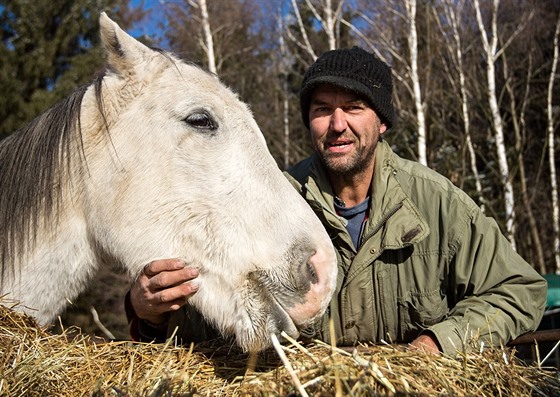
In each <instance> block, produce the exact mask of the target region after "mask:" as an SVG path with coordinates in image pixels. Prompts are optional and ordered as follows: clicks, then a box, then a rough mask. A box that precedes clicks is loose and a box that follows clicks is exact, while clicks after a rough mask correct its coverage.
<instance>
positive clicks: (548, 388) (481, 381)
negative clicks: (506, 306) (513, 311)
mask: <svg viewBox="0 0 560 397" xmlns="http://www.w3.org/2000/svg"><path fill="white" fill-rule="evenodd" d="M69 336H70V332H69V331H68V332H67V333H66V334H63V335H52V334H50V333H48V332H46V331H44V330H41V329H40V328H39V327H38V326H37V324H36V323H35V322H34V321H33V320H32V319H31V318H29V317H27V316H24V315H21V314H19V313H16V312H14V311H12V310H10V309H9V308H7V307H5V306H0V396H29V397H34V396H95V397H109V396H131V397H132V396H138V397H156V396H170V397H171V396H177V397H179V396H180V397H186V396H255V395H257V396H287V395H297V394H298V386H296V385H295V384H294V376H295V377H296V378H297V379H298V381H299V383H300V385H299V387H300V388H301V389H300V390H303V391H304V392H305V393H307V394H308V395H310V396H335V395H345V396H346V395H347V396H392V395H398V396H433V395H443V396H459V397H460V396H482V397H485V396H492V397H493V396H499V395H502V396H530V395H533V396H554V395H560V381H559V380H558V378H557V376H556V372H554V371H547V370H544V369H542V368H537V367H532V366H527V365H525V364H523V363H521V362H520V361H519V360H518V359H516V358H515V357H514V355H513V352H512V351H510V350H504V349H495V350H491V349H487V350H485V351H484V352H482V353H472V354H471V353H469V354H463V355H460V356H459V357H458V358H450V357H433V356H430V355H426V354H423V353H421V352H410V351H406V350H405V349H404V348H403V347H402V346H397V345H386V346H360V347H359V348H358V349H357V350H356V351H354V352H349V351H346V350H343V349H338V348H335V347H331V346H329V345H326V344H323V343H321V342H318V341H317V342H316V343H315V344H313V345H311V346H303V345H301V344H299V343H298V342H296V341H291V342H290V343H289V344H287V345H285V346H282V347H281V348H280V349H281V350H282V352H283V354H284V355H285V357H284V360H288V362H289V365H285V364H283V363H282V361H281V360H280V359H279V357H278V355H277V354H276V352H275V351H274V350H270V351H267V352H264V353H261V354H259V355H258V356H257V357H249V356H247V355H246V354H242V353H240V352H239V351H237V350H236V349H235V348H232V347H231V346H224V345H221V346H216V345H215V346H208V345H207V346H200V347H197V348H196V349H194V350H193V349H192V348H190V349H189V348H181V347H176V346H172V345H153V344H138V343H131V342H126V341H124V342H108V343H95V342H93V341H92V340H91V339H90V338H89V337H87V336H83V335H78V336H77V337H74V338H73V339H71V340H69ZM287 367H289V368H290V370H288V368H287Z"/></svg>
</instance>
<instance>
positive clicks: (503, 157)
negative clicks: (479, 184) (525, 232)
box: [474, 0, 516, 249]
mask: <svg viewBox="0 0 560 397" xmlns="http://www.w3.org/2000/svg"><path fill="white" fill-rule="evenodd" d="M499 3H500V1H499V0H494V1H493V10H492V26H491V30H492V35H491V42H489V41H488V35H487V32H486V28H485V27H484V22H483V21H482V15H481V13H480V4H479V2H478V0H475V1H474V6H475V10H476V19H477V22H478V27H479V29H480V35H481V37H482V43H483V47H484V52H485V54H486V79H487V83H488V103H489V105H490V111H491V113H492V123H493V128H494V139H495V141H496V152H497V156H498V166H499V170H500V177H501V180H502V184H503V190H504V209H505V216H506V237H507V238H508V240H509V241H510V243H511V245H512V247H513V248H514V249H516V245H515V199H514V195H513V185H512V183H511V180H510V178H509V166H508V162H507V154H506V148H505V142H504V131H503V121H502V116H501V114H500V109H499V107H498V99H497V95H496V76H495V62H496V60H497V58H498V54H497V46H498V32H497V30H498V29H497V20H496V18H497V11H498V6H499Z"/></svg>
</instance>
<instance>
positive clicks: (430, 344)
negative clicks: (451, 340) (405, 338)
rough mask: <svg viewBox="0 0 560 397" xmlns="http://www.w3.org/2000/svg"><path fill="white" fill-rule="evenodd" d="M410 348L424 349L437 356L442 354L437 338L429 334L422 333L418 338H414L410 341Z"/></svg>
mask: <svg viewBox="0 0 560 397" xmlns="http://www.w3.org/2000/svg"><path fill="white" fill-rule="evenodd" d="M409 348H410V350H422V351H425V352H426V353H431V354H434V355H436V356H439V355H441V350H440V348H439V344H438V342H437V339H436V338H435V337H432V336H430V335H428V334H422V335H420V336H419V337H418V338H416V339H414V340H413V341H412V342H410V345H409Z"/></svg>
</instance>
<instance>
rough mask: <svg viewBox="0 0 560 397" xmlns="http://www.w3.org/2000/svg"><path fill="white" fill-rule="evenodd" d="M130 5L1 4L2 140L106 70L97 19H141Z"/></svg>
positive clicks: (115, 1) (113, 1)
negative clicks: (107, 16)
mask: <svg viewBox="0 0 560 397" xmlns="http://www.w3.org/2000/svg"><path fill="white" fill-rule="evenodd" d="M128 2H129V0H99V1H96V2H90V1H87V0H57V1H52V0H33V1H30V0H0V38H1V40H0V138H2V137H3V136H6V135H7V134H10V133H11V132H13V131H15V130H16V129H18V128H20V127H22V126H23V125H25V124H26V123H27V122H29V121H30V120H31V119H32V118H33V117H35V116H37V115H38V114H40V113H41V112H43V111H44V110H46V109H48V108H49V107H51V106H52V105H54V104H55V103H56V102H58V101H59V100H61V99H62V98H64V97H65V96H67V95H68V94H69V93H71V92H72V91H73V90H74V89H75V88H76V87H78V86H80V85H82V84H87V83H89V81H91V80H92V78H93V76H94V75H95V73H96V72H99V71H100V70H101V68H102V66H103V64H104V58H103V54H102V53H101V50H100V48H99V46H98V45H97V44H98V35H99V27H98V18H99V14H100V12H101V11H106V12H108V13H109V14H110V16H111V17H112V18H113V19H115V20H116V21H117V22H119V23H120V24H122V26H124V27H125V28H126V27H129V26H130V25H131V23H132V22H134V21H137V20H139V19H140V18H141V17H143V15H144V14H143V11H141V10H140V8H137V9H130V8H129V6H128Z"/></svg>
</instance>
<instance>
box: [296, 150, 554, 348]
mask: <svg viewBox="0 0 560 397" xmlns="http://www.w3.org/2000/svg"><path fill="white" fill-rule="evenodd" d="M288 173H289V175H288V178H289V179H290V181H291V182H292V184H293V185H294V186H295V187H296V189H298V191H300V193H301V194H302V195H303V197H304V198H305V199H306V200H307V202H308V203H309V204H310V206H311V207H312V208H313V210H314V211H315V212H316V214H317V216H318V217H319V218H320V219H321V221H322V222H323V224H324V225H325V227H326V229H327V231H328V233H329V235H330V236H331V238H332V240H333V243H334V246H335V248H336V251H337V256H338V263H339V276H338V285H337V289H336V292H335V295H334V296H333V299H332V302H331V305H330V307H329V310H328V312H327V313H326V314H325V316H324V317H323V319H322V321H321V322H320V323H319V324H317V325H316V327H315V329H314V330H312V331H311V332H309V330H307V333H308V336H310V334H315V337H319V338H320V339H322V340H325V341H328V340H329V339H330V338H329V335H330V333H329V318H332V320H333V325H334V331H335V335H336V338H337V343H338V344H355V343H356V342H358V341H363V342H380V341H383V340H384V341H387V342H411V341H412V340H413V339H414V338H416V337H417V336H418V335H419V334H420V333H422V332H423V331H425V330H429V331H431V332H432V333H433V334H434V335H435V336H436V338H437V339H438V341H439V343H440V345H441V347H442V349H443V351H444V353H448V354H452V353H454V352H455V351H457V350H464V349H468V348H469V347H470V346H468V343H465V342H466V341H470V340H472V338H471V336H479V337H480V338H481V340H483V341H485V343H487V344H488V343H491V344H500V343H507V342H508V341H509V340H511V339H513V338H516V337H517V336H519V335H521V334H523V333H525V332H528V331H532V330H535V329H536V328H537V326H538V325H539V322H540V320H541V318H542V315H543V311H544V308H545V302H546V282H545V280H544V279H543V278H542V277H541V276H540V275H539V274H537V272H536V271H535V270H534V269H533V268H532V267H531V266H530V265H529V264H528V263H527V262H525V261H524V260H523V259H522V258H521V257H520V256H519V255H518V254H517V253H515V251H514V250H513V249H512V247H511V245H510V244H509V242H508V241H507V239H506V238H505V237H504V236H503V235H502V233H501V232H500V229H499V227H498V225H497V224H496V222H495V221H494V220H493V219H491V218H488V217H486V216H485V215H484V214H483V213H482V212H481V210H480V209H479V207H478V206H477V205H476V204H475V203H474V202H473V201H472V200H471V199H470V198H469V197H468V196H467V194H465V193H464V192H463V191H461V190H460V189H458V188H457V187H455V186H454V185H453V184H452V183H451V182H450V181H449V180H447V179H446V178H444V177H443V176H441V175H439V174H437V173H436V172H434V171H432V170H430V169H428V168H426V167H424V166H422V165H420V164H419V163H416V162H412V161H407V160H404V159H402V158H400V157H398V156H397V155H396V154H395V153H393V151H392V150H391V148H390V146H389V145H388V144H387V143H386V142H384V141H380V142H379V144H378V146H377V151H376V159H375V172H374V177H373V183H372V188H371V191H370V196H371V203H372V204H371V208H370V212H369V216H368V219H367V221H366V224H365V226H364V231H363V235H362V238H361V242H360V245H359V247H358V249H357V250H356V249H355V248H354V246H353V244H352V241H351V239H350V235H349V234H348V232H347V231H346V228H345V225H344V222H345V220H344V219H343V218H341V217H339V216H337V214H336V213H335V210H334V204H333V193H332V189H331V186H330V183H329V181H328V178H327V175H326V172H325V170H324V168H323V166H322V165H321V163H320V161H319V160H318V158H317V157H316V156H313V157H310V158H308V159H306V160H304V161H302V162H300V163H299V164H297V165H295V166H294V167H292V168H291V169H290V170H289V171H288Z"/></svg>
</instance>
